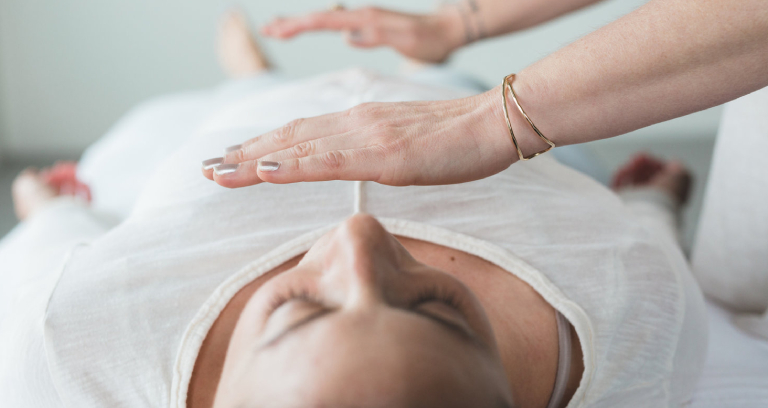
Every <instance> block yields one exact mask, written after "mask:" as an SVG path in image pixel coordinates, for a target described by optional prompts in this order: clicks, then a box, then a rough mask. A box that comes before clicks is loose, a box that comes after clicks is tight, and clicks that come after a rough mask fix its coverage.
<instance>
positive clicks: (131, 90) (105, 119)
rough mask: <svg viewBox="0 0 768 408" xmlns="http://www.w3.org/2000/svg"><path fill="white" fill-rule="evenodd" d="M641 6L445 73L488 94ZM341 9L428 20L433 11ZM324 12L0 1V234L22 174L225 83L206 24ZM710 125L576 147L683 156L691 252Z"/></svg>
mask: <svg viewBox="0 0 768 408" xmlns="http://www.w3.org/2000/svg"><path fill="white" fill-rule="evenodd" d="M643 3H645V1H643V0H610V1H605V2H603V3H600V4H598V5H596V6H592V7H590V8H587V9H584V10H582V11H580V12H577V13H574V14H571V15H569V16H566V17H564V18H561V19H559V20H557V21H555V22H553V23H550V24H547V25H544V26H541V27H538V28H536V29H532V30H528V31H525V32H522V33H517V34H512V35H509V36H507V37H504V38H500V39H495V40H486V41H483V42H481V43H478V44H474V45H471V46H469V47H467V48H465V49H463V50H461V51H459V52H458V53H456V54H455V55H454V56H453V57H452V58H451V60H450V61H449V65H450V66H452V67H454V68H456V69H457V70H460V71H463V72H466V73H469V74H472V75H474V76H476V77H477V78H478V79H480V80H481V81H482V82H484V83H486V84H488V85H489V87H490V86H495V85H496V84H497V83H499V82H500V81H501V78H503V77H504V75H507V74H508V73H511V72H516V71H519V70H521V69H522V68H524V67H525V66H527V65H529V64H531V63H533V62H534V61H536V60H538V59H540V58H542V57H544V56H546V55H547V54H549V53H551V52H553V51H555V50H557V49H558V48H561V47H562V46H564V45H566V44H568V43H570V42H572V41H574V40H575V39H577V38H579V37H581V36H583V35H584V34H586V33H588V32H590V31H593V30H595V29H597V28H599V27H601V26H603V25H605V24H607V23H609V22H611V21H613V20H615V19H617V18H618V17H620V16H622V15H623V14H626V13H628V12H630V11H632V10H634V9H635V8H637V7H639V6H640V5H642V4H643ZM344 4H345V5H346V6H347V7H356V6H362V5H378V6H382V7H387V8H393V9H399V10H403V11H412V12H427V11H429V10H432V9H434V8H435V7H436V6H437V4H438V3H437V2H435V1H434V0H380V1H378V2H372V1H357V0H352V1H345V2H344ZM330 5H331V3H330V2H328V1H324V0H321V1H318V0H282V1H263V0H262V1H258V0H251V1H248V0H243V1H241V2H239V3H232V2H223V1H218V0H132V1H114V0H107V1H104V0H68V1H58V0H2V1H0V236H3V235H5V233H6V232H7V231H8V230H10V229H11V228H12V227H13V225H14V224H15V223H16V219H15V217H14V215H13V206H12V200H11V195H10V186H11V182H12V180H13V177H14V176H15V175H16V174H17V173H18V172H19V171H20V170H21V169H23V168H24V167H26V166H44V165H48V164H51V163H52V162H53V161H55V160H61V159H69V160H76V159H77V158H78V157H79V155H80V154H81V152H82V151H83V149H84V148H85V147H87V146H88V145H89V144H90V143H92V142H93V141H95V140H96V139H98V138H99V137H100V136H101V135H103V134H104V133H105V132H106V131H107V130H108V129H109V127H110V125H111V124H113V123H114V122H115V121H116V120H117V119H118V118H120V116H121V115H122V114H124V113H125V112H126V111H127V110H128V109H129V108H131V107H132V106H134V105H135V104H137V103H139V102H141V101H143V100H145V99H147V98H150V97H153V96H157V95H161V94H166V93H172V92H179V91H186V90H191V89H199V88H205V87H209V86H213V85H215V84H217V83H219V82H220V81H222V80H223V79H224V75H223V73H222V72H221V71H220V70H219V68H218V65H217V60H216V55H215V49H214V44H215V33H216V30H215V27H216V19H217V18H218V16H219V15H220V14H222V13H223V12H224V11H225V10H227V9H229V8H231V7H239V8H240V9H241V10H243V11H244V12H245V13H246V14H247V15H248V16H249V18H250V21H251V23H252V24H253V26H254V27H258V26H259V25H260V24H262V23H265V22H267V21H268V20H270V19H271V18H273V17H274V16H279V15H292V14H297V13H306V12H309V11H312V10H317V9H325V8H327V7H329V6H330ZM261 43H262V45H263V46H264V48H265V51H266V52H267V54H268V55H269V56H270V58H271V59H272V60H273V61H274V62H275V64H276V65H277V67H278V69H279V70H281V71H282V72H283V73H284V74H286V75H287V76H288V77H295V78H299V77H304V76H308V75H314V74H318V73H322V72H327V71H332V70H337V69H341V68H346V67H349V66H363V67H368V68H373V69H376V70H379V71H382V72H384V73H395V72H396V70H397V69H398V67H399V65H400V62H401V59H400V58H399V57H398V55H397V54H396V53H394V52H393V51H390V50H386V49H377V50H365V51H363V50H357V49H351V48H349V47H347V46H346V45H345V44H344V42H343V40H342V38H341V36H340V35H338V34H332V33H327V34H313V35H307V36H304V37H299V38H298V39H295V40H293V41H291V42H278V41H273V40H266V39H262V41H261ZM719 117H720V108H715V109H710V110H707V111H703V112H699V113H697V114H694V115H691V116H688V117H684V118H680V119H677V120H674V121H670V122H666V123H662V124H659V125H656V126H652V127H650V128H646V129H642V130H640V131H637V132H634V133H632V134H630V135H627V136H623V137H619V138H614V139H612V140H607V141H601V142H595V143H592V144H589V145H587V146H586V147H587V148H588V149H589V150H591V151H592V152H593V153H594V154H595V156H596V158H597V160H598V161H599V162H600V164H602V165H603V166H605V167H606V168H607V169H609V170H613V169H615V168H616V167H617V166H619V165H620V164H622V163H623V162H624V161H625V160H626V159H627V158H628V157H629V156H630V155H631V154H632V153H634V152H637V151H641V150H642V151H649V152H651V153H654V154H656V155H658V156H660V157H663V158H672V157H677V158H680V159H682V160H683V161H684V162H685V163H686V164H687V165H688V166H689V167H690V168H691V169H692V170H693V172H694V173H695V176H696V180H695V188H694V191H693V201H692V203H691V205H690V206H689V207H688V209H687V210H686V214H685V237H686V241H687V242H688V243H690V241H691V239H692V237H693V233H694V230H695V225H696V220H697V218H698V213H699V209H700V204H701V196H702V192H703V187H704V184H705V180H706V176H707V170H708V166H709V161H710V157H711V151H712V147H713V145H714V137H715V134H716V132H717V126H718V121H719ZM137 165H140V164H138V163H137Z"/></svg>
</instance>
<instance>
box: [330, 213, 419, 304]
mask: <svg viewBox="0 0 768 408" xmlns="http://www.w3.org/2000/svg"><path fill="white" fill-rule="evenodd" d="M326 256H328V257H329V259H328V261H329V263H327V264H326V265H327V266H328V267H329V270H328V272H329V273H328V274H327V278H328V280H329V281H330V282H329V283H331V282H334V283H336V284H337V285H343V286H344V287H345V288H344V289H345V290H346V291H347V296H345V302H344V303H345V304H346V305H347V306H349V307H361V306H373V305H376V304H381V303H384V302H386V290H387V286H388V285H389V283H390V282H391V281H392V279H396V277H397V275H398V274H401V273H402V272H401V264H402V261H403V259H406V258H409V257H410V255H409V254H408V253H407V251H406V250H405V248H403V247H402V246H401V245H400V244H399V242H397V240H396V239H395V237H394V236H393V235H391V234H390V233H389V232H387V230H386V229H385V228H384V226H382V225H381V223H379V222H378V221H377V220H376V219H375V218H374V217H372V216H370V215H368V214H356V215H354V216H352V217H350V218H349V219H347V220H346V221H344V222H343V223H342V224H341V225H340V226H339V228H338V229H337V230H336V232H335V234H334V237H333V243H332V245H331V250H330V251H329V252H328V253H327V255H326Z"/></svg>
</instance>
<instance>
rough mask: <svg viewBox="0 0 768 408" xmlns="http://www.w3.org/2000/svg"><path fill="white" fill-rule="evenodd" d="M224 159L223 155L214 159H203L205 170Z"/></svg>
mask: <svg viewBox="0 0 768 408" xmlns="http://www.w3.org/2000/svg"><path fill="white" fill-rule="evenodd" d="M223 161H224V158H223V157H214V158H213V159H208V160H203V170H210V169H212V168H214V167H216V166H218V165H219V164H221V162H223Z"/></svg>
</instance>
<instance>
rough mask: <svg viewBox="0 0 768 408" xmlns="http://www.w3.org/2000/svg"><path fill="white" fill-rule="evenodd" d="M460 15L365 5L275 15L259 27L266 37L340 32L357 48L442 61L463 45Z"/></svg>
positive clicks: (446, 10) (444, 10) (445, 10)
mask: <svg viewBox="0 0 768 408" xmlns="http://www.w3.org/2000/svg"><path fill="white" fill-rule="evenodd" d="M461 30H462V25H461V15H460V14H459V12H458V11H457V10H456V9H455V8H450V7H448V8H441V9H440V10H438V11H437V12H435V13H432V14H406V13H399V12H395V11H389V10H384V9H380V8H376V7H365V8H360V9H354V10H346V9H344V8H343V7H337V8H335V9H333V10H328V11H321V12H315V13H312V14H307V15H303V16H296V17H286V18H276V19H274V20H273V21H272V22H270V23H269V24H267V25H265V26H264V27H262V29H261V34H262V35H264V36H266V37H273V38H279V39H284V40H285V39H291V38H293V37H295V36H296V35H299V34H303V33H307V32H314V31H339V32H342V33H344V34H345V37H346V40H347V42H348V43H349V44H350V45H352V46H354V47H360V48H370V47H380V46H386V47H391V48H393V49H394V50H396V51H397V52H399V53H400V54H402V55H403V56H406V57H409V58H413V59H417V60H420V61H424V62H442V61H444V60H445V59H447V58H448V56H449V55H450V54H451V53H452V52H453V51H454V50H455V49H457V48H458V47H460V46H462V45H464V37H463V34H462V31H461Z"/></svg>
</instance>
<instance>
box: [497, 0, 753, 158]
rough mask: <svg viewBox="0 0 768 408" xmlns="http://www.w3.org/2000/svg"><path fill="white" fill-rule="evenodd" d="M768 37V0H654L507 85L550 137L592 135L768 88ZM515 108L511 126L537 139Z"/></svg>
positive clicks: (574, 139)
mask: <svg viewBox="0 0 768 408" xmlns="http://www.w3.org/2000/svg"><path fill="white" fill-rule="evenodd" d="M767 39H768V8H766V7H765V0H742V1H739V2H738V3H737V4H734V2H730V1H723V0H664V1H662V0H655V1H651V2H650V3H648V4H646V5H645V6H643V7H641V8H640V9H638V10H636V11H635V12H633V13H630V14H629V15H627V16H625V17H624V18H622V19H620V20H618V21H616V22H614V23H612V24H610V25H608V26H606V27H603V28H602V29H600V30H598V31H596V32H594V33H592V34H590V35H588V36H587V37H585V38H583V39H581V40H579V41H577V42H576V43H574V44H571V45H570V46H568V47H566V48H564V49H562V50H560V51H558V52H556V53H554V54H552V55H550V56H549V57H547V58H545V59H543V60H541V61H539V62H537V63H535V64H534V65H532V66H530V67H528V68H526V69H525V70H523V71H522V72H521V73H520V74H519V75H518V77H517V79H516V81H515V82H514V89H515V91H516V92H517V94H518V97H519V99H520V102H521V104H522V106H523V107H524V108H525V109H526V111H527V113H528V114H529V116H530V117H531V118H532V119H533V121H534V123H536V125H537V126H538V127H539V129H540V130H541V131H542V133H544V134H545V135H546V136H548V137H549V138H550V139H552V140H553V141H555V143H557V144H559V145H563V144H572V143H580V142H586V141H591V140H597V139H602V138H607V137H612V136H617V135H620V134H624V133H627V132H629V131H632V130H635V129H639V128H642V127H645V126H648V125H651V124H654V123H658V122H662V121H665V120H668V119H672V118H675V117H679V116H683V115H686V114H689V113H693V112H696V111H699V110H703V109H706V108H709V107H712V106H716V105H719V104H722V103H724V102H727V101H730V100H733V99H735V98H738V97H739V96H742V95H745V94H747V93H750V92H752V91H755V90H757V89H760V88H762V87H765V86H766V85H768V69H766V66H768V41H767ZM495 92H499V90H498V88H497V89H496V90H495ZM493 95H496V94H495V93H494V94H493ZM516 111H517V110H516V109H512V110H511V111H510V113H511V114H513V113H514V115H513V116H514V117H513V118H512V120H513V126H514V127H515V129H517V130H516V131H518V132H520V133H521V134H522V135H523V136H521V137H523V138H524V139H526V140H529V141H530V140H536V138H535V135H533V134H532V132H531V131H530V129H529V128H528V126H524V125H527V124H526V123H525V122H524V121H523V119H522V118H521V117H520V116H519V114H518V113H517V112H516ZM494 114H496V115H498V109H497V112H495V113H494ZM501 120H502V121H503V119H501Z"/></svg>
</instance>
